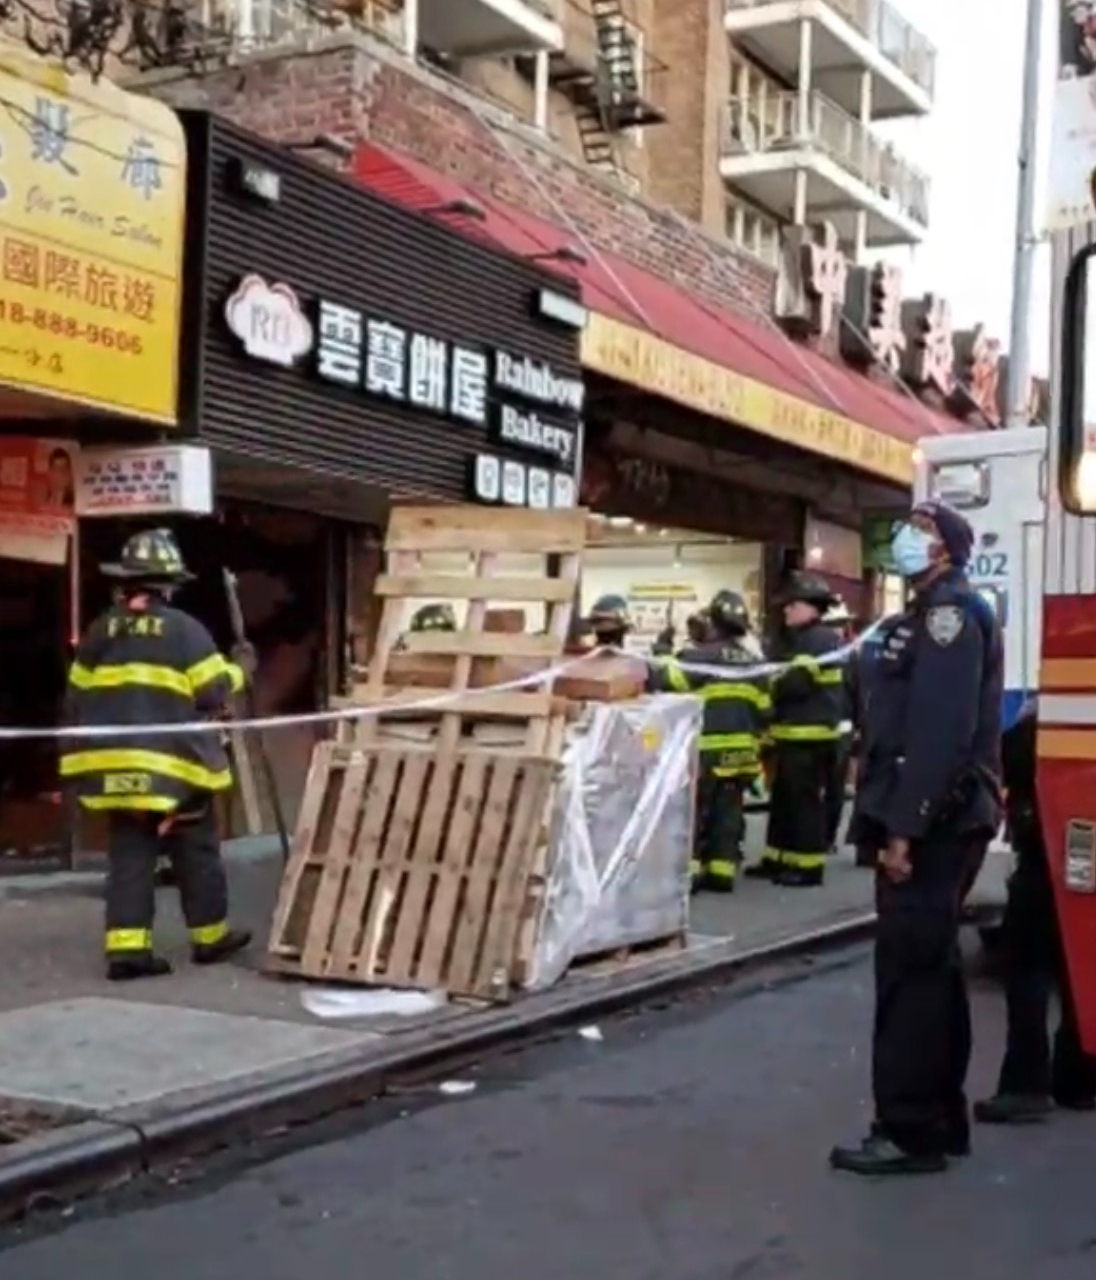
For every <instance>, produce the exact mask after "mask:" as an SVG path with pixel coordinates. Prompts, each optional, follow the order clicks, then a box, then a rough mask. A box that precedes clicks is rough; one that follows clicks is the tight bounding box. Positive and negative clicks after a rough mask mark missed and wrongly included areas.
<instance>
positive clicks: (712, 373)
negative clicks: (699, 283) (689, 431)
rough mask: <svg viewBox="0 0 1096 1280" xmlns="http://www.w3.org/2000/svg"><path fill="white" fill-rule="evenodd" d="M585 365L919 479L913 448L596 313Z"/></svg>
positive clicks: (897, 476) (903, 480)
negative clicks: (914, 468)
mask: <svg viewBox="0 0 1096 1280" xmlns="http://www.w3.org/2000/svg"><path fill="white" fill-rule="evenodd" d="M582 363H583V365H585V367H586V368H587V369H592V370H593V371H594V372H595V373H602V374H605V375H606V376H607V377H610V378H616V379H617V380H618V381H620V382H629V383H631V384H632V386H636V387H642V388H643V389H644V390H645V391H650V392H652V393H653V394H654V395H659V396H664V397H665V398H666V399H667V400H673V401H675V402H676V403H678V404H683V405H685V406H687V407H688V408H690V409H695V410H697V411H698V412H700V413H706V414H708V415H709V416H711V417H713V418H722V419H723V420H724V421H727V422H734V423H737V424H740V425H741V426H744V427H749V428H751V429H752V430H754V431H757V432H760V433H761V434H763V435H767V436H769V437H770V438H772V439H774V440H782V441H784V442H785V443H786V444H792V445H796V446H798V447H799V448H800V449H807V450H809V451H810V452H811V453H817V454H821V455H822V456H823V457H826V458H836V459H837V460H838V461H840V462H846V463H848V464H849V466H852V467H858V468H859V469H860V470H862V471H868V472H871V473H872V474H873V475H877V476H882V477H883V478H884V479H887V480H891V481H894V482H895V483H897V484H900V485H903V486H908V485H909V484H910V483H911V481H912V479H913V446H912V445H910V444H907V443H906V442H904V441H902V440H896V439H895V438H894V437H893V436H889V435H887V434H886V433H885V432H883V431H877V430H876V429H875V428H874V427H869V426H867V425H866V424H864V423H862V422H857V421H855V420H854V419H852V418H846V417H844V416H843V415H842V414H839V413H832V412H831V411H830V410H828V409H823V408H821V407H820V406H819V405H816V404H811V402H810V401H808V400H800V399H798V398H797V397H796V396H790V395H787V394H786V393H785V392H783V391H778V390H777V389H776V388H775V387H770V386H769V385H768V383H765V382H758V381H757V380H756V379H755V378H747V377H746V376H745V375H744V374H740V373H735V372H734V370H733V369H727V368H724V366H723V365H719V364H715V363H714V361H711V360H705V359H704V358H703V357H702V356H697V355H694V354H693V353H692V352H691V351H685V350H683V349H682V348H681V347H677V346H674V344H673V343H671V342H665V341H663V339H662V338H656V337H655V336H654V334H651V333H648V332H647V331H646V330H645V329H637V328H635V327H634V326H632V325H629V324H623V323H621V322H620V321H619V320H612V319H610V318H609V317H608V316H604V315H601V314H599V313H598V312H595V311H591V312H590V313H589V314H588V316H587V320H586V328H585V329H584V330H583V334H582Z"/></svg>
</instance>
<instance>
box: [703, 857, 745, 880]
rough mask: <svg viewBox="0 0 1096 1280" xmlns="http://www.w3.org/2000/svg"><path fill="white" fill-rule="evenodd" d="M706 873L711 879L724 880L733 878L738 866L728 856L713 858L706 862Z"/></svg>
mask: <svg viewBox="0 0 1096 1280" xmlns="http://www.w3.org/2000/svg"><path fill="white" fill-rule="evenodd" d="M708 874H709V875H710V876H711V877H712V879H713V880H722V881H724V882H726V881H728V880H733V879H734V878H735V876H736V875H737V874H738V866H737V864H736V863H734V862H732V861H731V860H730V859H729V858H713V859H712V860H711V861H710V862H709V863H708Z"/></svg>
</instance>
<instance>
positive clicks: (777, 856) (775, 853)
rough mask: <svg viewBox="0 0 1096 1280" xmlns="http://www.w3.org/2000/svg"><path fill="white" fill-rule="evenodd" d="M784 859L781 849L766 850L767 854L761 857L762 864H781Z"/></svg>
mask: <svg viewBox="0 0 1096 1280" xmlns="http://www.w3.org/2000/svg"><path fill="white" fill-rule="evenodd" d="M783 858H784V855H783V854H782V853H781V852H780V850H779V849H766V850H765V852H764V853H763V854H762V855H761V861H762V862H772V863H778V864H779V863H780V862H781V861H783Z"/></svg>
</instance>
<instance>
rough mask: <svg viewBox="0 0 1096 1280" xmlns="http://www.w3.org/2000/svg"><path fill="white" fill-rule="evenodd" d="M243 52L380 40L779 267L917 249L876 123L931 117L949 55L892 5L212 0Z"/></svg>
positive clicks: (919, 198) (912, 170) (920, 195)
mask: <svg viewBox="0 0 1096 1280" xmlns="http://www.w3.org/2000/svg"><path fill="white" fill-rule="evenodd" d="M203 16H204V20H205V21H206V22H207V23H208V24H209V25H210V26H211V27H212V28H214V29H216V28H217V27H222V28H223V29H225V30H226V31H227V30H229V29H231V31H232V39H233V41H234V44H235V46H236V47H237V48H238V49H239V50H241V51H260V50H264V49H265V50H273V49H276V48H278V47H284V48H286V49H287V50H288V49H289V48H292V47H297V48H299V47H301V46H302V42H303V43H304V44H305V45H307V42H308V40H309V38H310V37H311V38H313V39H320V38H323V37H324V36H327V35H330V34H331V33H333V32H335V31H338V30H340V29H346V28H348V27H353V28H357V29H361V30H365V31H367V32H369V33H370V34H372V35H374V36H379V37H380V38H381V39H382V40H384V41H386V42H388V43H389V44H390V45H391V46H392V47H393V48H395V49H398V50H400V51H402V52H403V53H404V54H406V55H407V56H408V57H410V58H414V59H416V60H417V61H419V62H420V63H425V64H427V65H429V66H431V67H432V68H434V69H435V70H437V71H438V72H439V73H441V74H442V75H444V76H447V77H451V78H452V80H453V82H454V84H455V85H465V86H467V87H469V88H471V89H472V90H474V91H475V92H476V93H477V94H481V95H483V97H484V98H485V100H487V101H491V102H494V103H496V104H497V105H498V106H500V107H501V108H503V109H504V110H506V111H509V112H512V113H513V114H514V116H515V117H516V118H518V119H520V120H524V121H526V122H528V123H529V124H531V125H533V126H534V127H536V128H537V129H540V130H542V131H543V132H544V133H545V134H546V135H548V136H549V137H551V138H552V139H553V140H554V141H555V142H556V143H557V144H558V145H559V146H560V147H561V148H562V149H563V150H564V151H566V152H567V153H568V154H569V155H570V156H572V157H573V158H574V159H575V160H577V161H579V162H581V163H582V164H584V165H585V166H587V167H588V168H589V169H591V170H593V171H595V172H597V173H599V174H602V175H605V176H608V177H610V178H612V179H613V180H614V181H616V182H617V183H619V184H620V185H621V186H623V187H624V188H626V189H627V190H628V191H631V192H633V193H638V194H642V195H645V196H649V197H650V198H652V199H653V200H655V201H657V202H659V203H662V204H665V205H669V206H670V207H672V208H674V209H676V210H677V211H678V212H679V213H681V214H684V215H685V216H686V217H688V218H691V219H693V220H694V221H696V222H699V223H700V224H701V225H702V226H704V227H705V228H706V229H707V230H708V231H709V232H711V233H712V234H714V235H719V236H724V235H725V236H727V237H729V239H730V240H731V241H732V242H733V243H734V244H735V245H736V246H739V247H741V248H743V249H745V250H747V251H748V252H749V253H751V254H753V255H756V256H757V257H760V258H761V259H762V260H764V261H766V262H769V263H772V264H775V263H776V260H777V256H778V252H779V244H780V231H781V228H782V227H785V226H789V225H800V226H802V225H812V224H817V223H820V222H823V221H825V222H830V223H832V224H833V225H834V226H835V227H836V228H837V231H838V234H839V236H840V239H841V241H842V244H843V246H844V247H845V249H846V250H847V252H848V253H849V254H850V256H852V257H854V258H855V259H857V260H860V259H862V258H863V257H864V255H865V253H866V252H867V251H868V250H871V249H877V248H881V247H884V246H894V245H914V244H917V243H918V242H919V241H920V240H921V239H922V238H923V236H924V234H925V231H926V229H927V225H928V204H929V182H928V179H927V177H926V176H925V175H924V174H923V173H922V172H920V171H919V170H918V169H917V168H916V167H915V166H914V165H912V164H910V163H909V162H908V161H907V160H906V159H905V158H904V157H903V156H902V155H901V153H900V151H899V149H898V148H897V147H896V146H895V145H893V144H892V143H891V142H889V141H887V140H885V139H883V138H881V137H880V136H879V135H878V133H877V132H876V131H875V128H874V126H875V124H876V122H878V121H882V120H892V119H895V118H898V117H903V116H923V115H925V114H927V113H928V112H929V111H930V110H931V108H932V103H933V90H934V76H935V59H936V55H935V50H934V49H933V47H932V45H931V44H930V43H929V41H928V40H927V39H926V38H925V37H924V36H923V35H922V34H921V33H920V32H918V31H917V30H916V29H915V28H914V27H913V26H912V25H911V24H910V23H909V22H908V21H906V20H905V19H904V18H903V17H902V15H901V14H900V13H899V12H898V11H897V10H896V9H895V8H894V6H893V5H892V4H891V3H889V0H350V3H339V4H337V5H330V4H327V3H326V2H325V0H317V2H316V3H313V2H312V0H304V2H302V0H206V8H205V10H204V15H203Z"/></svg>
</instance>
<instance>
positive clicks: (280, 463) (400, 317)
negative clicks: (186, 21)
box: [99, 113, 584, 813]
mask: <svg viewBox="0 0 1096 1280" xmlns="http://www.w3.org/2000/svg"><path fill="white" fill-rule="evenodd" d="M182 119H183V123H184V127H185V131H186V136H187V141H188V147H189V152H190V156H191V180H190V183H189V188H188V205H187V244H186V258H185V263H186V275H185V278H186V285H185V294H184V306H183V336H182V351H183V353H184V354H183V357H182V377H181V394H180V413H179V420H180V432H181V434H183V435H184V436H185V437H186V438H187V439H188V440H190V441H191V442H192V443H194V444H198V445H204V446H207V447H208V448H209V449H210V451H211V452H212V456H213V469H214V475H215V488H216V492H215V507H216V512H215V517H214V519H212V520H206V521H191V522H184V523H181V524H180V525H179V526H178V534H179V538H180V542H181V544H182V548H183V552H184V555H185V556H186V557H187V559H188V561H189V562H190V564H191V567H192V569H193V570H194V571H195V572H196V573H197V574H198V575H199V581H198V582H197V583H196V584H195V586H194V587H193V588H192V589H190V590H189V591H188V593H187V595H186V597H185V599H184V598H181V602H182V603H184V604H185V605H186V607H188V608H190V609H192V610H193V611H195V612H196V613H198V614H199V615H200V616H202V617H203V618H204V619H205V620H206V621H207V622H208V623H209V625H210V626H211V628H212V630H213V631H214V633H215V635H216V636H217V638H218V640H219V641H220V642H221V643H222V644H225V645H228V644H230V643H231V639H232V637H231V633H230V625H229V615H228V610H227V607H226V602H225V596H224V587H223V575H222V569H224V568H228V569H230V570H231V571H232V572H233V573H234V574H236V575H237V577H238V580H239V586H240V597H241V605H242V610H243V615H244V622H245V624H246V629H247V632H248V637H249V639H250V640H251V641H252V642H253V643H254V644H255V645H256V648H257V650H258V656H259V670H258V674H257V678H256V700H257V703H258V710H259V712H260V714H286V713H294V712H297V711H303V710H308V709H312V708H315V707H316V706H318V705H322V703H323V701H324V699H325V698H326V697H327V696H328V695H329V694H330V693H331V692H333V691H335V690H338V689H340V688H341V687H342V685H343V682H344V680H345V678H346V676H347V673H348V667H349V665H350V663H351V662H352V661H356V662H359V663H360V662H363V661H364V660H365V659H366V658H367V656H368V647H369V642H370V637H371V631H372V627H373V624H374V608H375V601H374V599H373V597H372V592H371V588H372V579H373V577H374V576H375V573H376V571H377V569H378V567H379V554H378V549H379V545H380V539H381V537H382V532H383V529H384V526H385V523H386V521H387V514H388V510H389V506H390V504H391V503H392V502H395V501H431V502H434V501H437V502H464V501H477V502H484V503H500V504H501V503H505V504H509V505H528V506H532V507H551V506H573V505H574V503H575V501H576V487H575V477H576V471H577V462H578V458H579V454H580V451H581V420H582V409H583V395H584V391H583V384H582V380H581V367H580V364H579V353H578V328H577V327H576V317H575V314H574V313H575V310H576V306H575V299H576V297H577V289H576V288H575V287H574V286H573V285H572V284H571V283H570V282H561V281H560V280H558V278H556V277H554V276H551V275H546V273H545V271H544V268H543V267H541V266H538V265H537V264H536V263H528V262H524V261H522V260H521V259H520V258H518V257H516V256H514V255H511V254H506V253H504V252H501V251H500V250H498V249H497V248H494V247H492V246H490V245H487V244H482V243H476V242H475V241H473V240H470V239H468V238H466V237H463V236H460V235H458V234H456V233H455V232H454V231H453V230H452V229H451V228H449V227H447V226H446V225H445V224H444V222H443V221H441V220H439V219H438V218H437V217H434V216H431V215H429V214H425V213H418V214H415V213H409V212H407V211H405V210H402V209H399V208H396V207H393V206H392V205H390V204H388V203H387V202H385V201H383V200H381V199H379V198H378V197H376V196H375V195H373V194H371V193H368V192H366V191H363V190H362V189H361V188H360V187H358V186H355V185H353V184H351V183H348V182H347V181H345V180H344V179H342V178H340V177H338V176H336V175H334V174H332V173H330V172H329V171H328V170H326V169H324V168H322V167H321V166H319V165H317V164H315V163H312V162H310V161H309V160H308V159H306V158H305V157H303V156H300V155H298V154H295V153H293V152H290V151H287V150H286V149H284V148H279V147H276V146H274V145H272V144H270V143H267V142H265V141H263V140H261V139H259V138H257V137H254V136H252V135H250V134H247V133H245V132H242V131H240V130H238V129H236V128H234V127H233V126H231V125H229V124H228V123H227V122H225V121H223V120H221V119H218V118H215V117H212V116H210V115H207V114H204V113H194V114H188V113H183V116H182ZM578 323H581V317H579V321H578ZM104 528H105V526H104ZM104 536H105V535H104ZM114 536H115V537H117V531H115V533H114ZM99 549H100V550H101V551H103V550H105V549H106V548H105V547H100V548H99ZM269 736H270V745H271V747H272V754H273V755H274V767H275V773H276V774H277V775H278V777H279V778H280V779H281V782H282V789H283V797H288V800H287V804H286V807H287V809H288V810H289V811H290V813H292V811H293V808H294V805H293V797H294V795H295V793H296V791H297V790H299V788H300V786H301V785H302V783H303V780H304V773H305V767H306V764H307V758H308V753H309V751H310V748H311V745H312V742H313V730H311V729H309V730H307V731H301V732H297V731H295V730H282V731H279V732H277V733H276V734H271V735H269Z"/></svg>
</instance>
